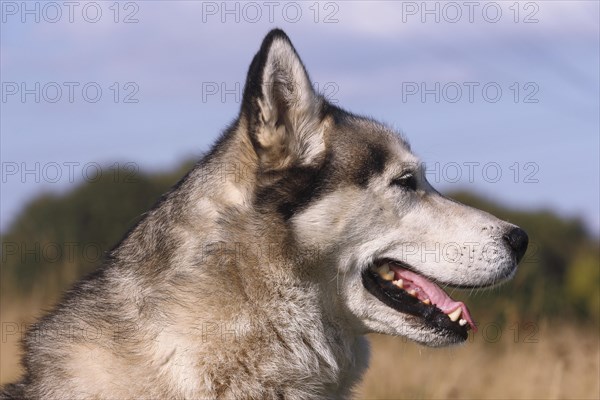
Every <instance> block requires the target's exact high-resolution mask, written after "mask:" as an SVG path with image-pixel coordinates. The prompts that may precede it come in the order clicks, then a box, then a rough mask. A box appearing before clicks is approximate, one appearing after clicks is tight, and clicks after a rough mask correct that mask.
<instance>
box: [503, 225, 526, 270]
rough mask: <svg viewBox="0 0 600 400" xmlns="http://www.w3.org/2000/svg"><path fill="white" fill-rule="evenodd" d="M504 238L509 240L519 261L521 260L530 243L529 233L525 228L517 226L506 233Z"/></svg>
mask: <svg viewBox="0 0 600 400" xmlns="http://www.w3.org/2000/svg"><path fill="white" fill-rule="evenodd" d="M504 240H506V241H507V242H508V244H509V246H510V248H511V249H513V251H514V252H515V253H516V255H517V263H518V262H519V261H521V259H522V258H523V256H524V255H525V251H527V245H528V244H529V237H528V236H527V233H525V231H524V230H523V229H521V228H516V227H515V228H513V229H511V230H510V232H508V234H506V235H504Z"/></svg>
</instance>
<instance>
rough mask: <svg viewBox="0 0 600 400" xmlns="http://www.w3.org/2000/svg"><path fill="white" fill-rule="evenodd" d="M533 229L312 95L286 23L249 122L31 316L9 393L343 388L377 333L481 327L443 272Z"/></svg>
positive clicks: (512, 245)
mask: <svg viewBox="0 0 600 400" xmlns="http://www.w3.org/2000/svg"><path fill="white" fill-rule="evenodd" d="M527 242H528V239H527V235H526V233H525V232H524V231H523V230H521V229H520V228H518V227H516V226H515V225H512V224H510V223H507V222H504V221H501V220H499V219H497V218H495V217H494V216H492V215H490V214H487V213H485V212H483V211H480V210H477V209H473V208H470V207H467V206H465V205H462V204H460V203H457V202H455V201H453V200H450V199H448V198H445V197H443V196H442V195H441V194H440V193H438V192H437V191H436V190H435V189H434V188H433V187H432V186H431V185H430V184H429V183H428V182H427V180H426V179H425V174H424V173H423V165H422V164H421V163H420V162H419V159H418V158H417V157H416V156H415V155H414V154H413V153H412V152H411V149H410V146H409V144H408V143H407V141H406V140H405V139H404V138H403V137H402V136H401V135H399V134H398V133H397V132H395V131H394V130H393V129H391V128H389V127H387V126H385V125H383V124H381V123H379V122H376V121H374V120H372V119H369V118H365V117H361V116H357V115H354V114H352V113H350V112H347V111H345V110H343V109H341V108H339V107H337V106H335V105H333V104H330V103H329V102H328V101H326V99H325V98H324V97H323V96H322V95H320V94H318V93H316V92H315V90H314V89H313V87H312V84H311V81H310V79H309V76H308V74H307V72H306V69H305V67H304V65H303V63H302V61H301V60H300V57H299V56H298V54H297V52H296V50H295V49H294V47H293V46H292V43H291V41H290V39H289V38H288V37H287V36H286V34H285V33H284V32H283V31H281V30H278V29H275V30H273V31H271V32H270V33H268V34H267V36H266V37H265V39H264V41H263V43H262V45H261V47H260V50H259V51H258V53H257V54H256V56H255V57H254V59H253V61H252V63H251V65H250V68H249V71H248V75H247V80H246V84H245V87H244V92H243V98H242V104H241V110H240V113H239V116H238V118H237V120H236V121H235V122H234V123H233V124H232V125H231V126H230V127H229V128H228V129H227V130H226V131H225V132H224V133H223V135H222V136H221V137H220V139H219V140H218V141H217V143H216V144H215V145H214V147H213V148H212V150H211V151H210V152H209V153H208V154H207V155H206V156H205V157H203V159H202V160H200V161H199V162H198V164H197V165H196V166H195V167H194V168H193V169H192V170H191V171H190V172H189V173H188V174H187V175H186V176H185V177H184V178H183V179H182V180H181V181H180V182H179V183H178V184H177V185H176V186H174V187H173V188H172V189H171V190H170V191H169V192H168V193H167V194H165V195H164V196H163V197H162V198H161V199H160V200H159V202H158V203H157V204H156V205H155V207H154V208H153V209H151V210H150V211H148V212H147V213H146V214H145V215H144V216H143V218H142V219H141V220H140V222H139V223H137V225H136V226H135V227H133V228H132V229H131V230H130V231H129V232H128V233H127V234H126V235H125V237H124V239H123V240H122V241H121V242H120V243H119V244H118V245H117V246H116V247H115V248H114V249H113V250H112V251H111V252H110V253H109V255H108V257H107V259H106V260H105V262H104V263H103V265H102V266H101V267H100V268H98V269H97V271H96V272H94V273H93V274H92V275H90V276H88V277H86V278H84V279H83V280H82V281H80V282H79V283H77V284H76V285H75V286H74V287H73V288H72V289H71V290H69V291H68V292H67V293H66V295H65V296H64V298H63V299H62V301H61V302H60V303H59V305H58V306H57V307H56V308H55V309H54V310H53V311H52V312H50V313H49V314H47V315H46V316H44V317H43V318H41V320H40V321H39V322H37V323H36V324H35V325H33V327H32V328H31V329H30V330H29V332H28V333H27V335H26V337H25V339H24V343H23V345H24V357H23V365H24V369H25V371H26V372H25V375H24V378H23V379H22V380H21V381H20V382H18V383H13V384H11V385H8V386H6V387H5V388H4V389H3V392H2V393H3V394H2V398H4V399H12V398H29V399H65V398H78V399H79V398H93V399H117V398H119V399H126V398H132V399H134V398H135V399H139V398H178V399H183V398H186V399H208V398H210V399H214V398H219V399H271V398H272V399H283V398H285V399H319V398H323V399H331V398H347V397H350V396H351V395H352V389H353V387H354V386H355V385H356V383H357V382H359V381H360V379H361V376H362V374H363V373H364V371H365V369H366V368H367V364H368V358H369V351H368V343H367V340H366V339H365V334H367V333H370V332H378V333H383V334H388V335H401V336H404V337H407V338H409V339H411V340H413V341H416V342H418V343H421V344H424V345H427V346H447V345H452V344H457V343H461V342H463V341H465V340H466V338H467V337H468V331H469V330H470V329H475V328H476V325H475V323H474V322H473V319H472V317H471V315H470V313H469V311H468V308H467V307H466V305H465V304H464V303H462V302H458V301H455V300H453V299H452V298H451V297H450V296H449V295H448V294H446V293H445V292H444V291H443V290H442V289H441V288H440V286H450V287H458V288H482V287H487V286H491V285H495V284H498V283H500V282H503V281H506V280H508V279H510V278H511V277H512V276H513V275H514V273H515V271H516V267H517V264H518V262H519V260H520V259H521V258H522V257H523V255H524V253H525V251H526V248H527ZM421 246H422V247H423V248H424V249H426V250H425V251H429V252H431V249H434V252H436V251H438V252H442V251H443V252H444V256H443V257H435V258H436V259H435V260H430V259H429V260H428V259H427V258H428V257H423V251H415V249H419V248H421Z"/></svg>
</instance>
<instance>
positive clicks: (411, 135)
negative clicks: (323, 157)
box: [0, 0, 600, 236]
mask: <svg viewBox="0 0 600 400" xmlns="http://www.w3.org/2000/svg"><path fill="white" fill-rule="evenodd" d="M0 8H1V18H2V20H1V25H0V44H1V51H0V56H1V59H0V68H1V69H0V75H1V76H0V81H1V84H2V91H1V96H2V98H1V101H0V107H1V109H0V158H1V163H0V165H1V179H2V181H1V192H0V231H6V229H8V227H9V226H10V224H11V222H12V221H14V220H15V217H16V216H17V215H18V214H19V213H20V212H21V211H22V210H23V209H24V207H25V206H26V204H27V203H28V201H30V200H31V199H33V198H35V196H37V195H39V194H40V193H44V192H56V193H65V192H67V191H69V190H71V189H73V188H75V187H76V186H77V185H79V184H81V183H82V182H93V181H94V179H96V176H97V175H98V174H114V171H115V166H116V165H121V166H124V165H126V166H127V167H128V168H129V169H130V171H131V173H132V174H136V173H139V171H162V170H167V169H170V168H175V167H176V166H178V165H179V164H180V163H181V162H182V161H184V160H189V159H190V158H199V157H201V155H202V153H203V152H206V151H207V150H208V149H209V148H210V146H211V144H212V143H213V142H214V141H215V140H216V139H217V137H218V136H219V134H220V133H221V132H222V131H223V129H224V128H225V127H226V126H227V125H228V124H229V123H230V122H231V121H232V120H233V119H235V118H236V116H237V113H238V111H239V107H240V100H241V93H242V89H243V86H244V78H245V74H246V71H247V68H248V66H249V64H250V61H251V60H252V57H253V55H254V54H255V53H256V51H257V50H258V48H259V46H260V43H261V40H262V38H263V37H264V35H265V34H266V33H267V32H268V31H269V30H270V29H272V28H274V27H280V28H282V29H284V30H285V31H286V33H287V34H288V35H289V36H290V38H291V40H292V42H293V43H294V46H295V47H296V49H297V51H298V53H299V54H300V56H301V57H302V59H303V61H304V63H305V65H306V67H307V70H308V71H309V74H310V77H311V80H312V81H313V83H314V85H315V87H316V88H317V89H318V90H319V91H320V92H322V93H323V94H324V95H325V96H326V97H327V98H328V99H329V100H330V101H331V102H334V103H335V104H337V105H339V106H342V107H343V108H345V109H348V110H350V111H352V112H354V113H358V114H363V115H367V116H370V117H374V118H376V119H378V120H381V121H383V122H385V123H386V124H388V125H390V126H392V127H394V128H395V129H397V130H398V131H399V132H401V133H402V134H403V135H404V136H405V137H406V138H408V140H409V141H410V143H411V146H412V148H413V150H414V151H415V153H416V154H417V155H419V156H420V158H421V159H422V161H423V162H424V163H425V165H426V169H427V177H428V179H429V181H430V182H431V183H432V184H433V185H434V186H436V187H437V188H438V189H439V190H442V191H451V190H458V189H468V190H472V191H475V192H477V193H479V194H481V195H483V196H485V197H487V198H489V199H491V200H494V201H497V202H499V203H501V204H504V205H507V206H510V207H513V208H517V209H524V210H537V209H542V208H543V209H551V210H553V211H555V212H557V213H559V214H560V215H563V216H566V217H577V218H581V219H582V220H583V221H584V222H585V224H586V226H587V227H588V228H589V230H590V231H591V232H592V233H594V234H595V235H596V236H600V199H599V193H600V189H599V182H600V172H599V171H600V161H599V160H600V156H599V153H600V143H599V137H600V111H599V110H600V104H599V103H600V77H599V71H600V65H599V58H600V43H599V41H600V31H599V22H598V21H599V20H600V11H599V3H598V2H596V1H523V2H516V1H512V0H511V1H496V2H478V1H473V2H463V1H459V2H438V1H429V2H422V1H417V2H413V1H382V2H375V1H368V2H367V1H343V2H342V1H337V2H336V1H323V2H316V1H307V2H279V1H272V2H267V1H265V2H263V1H258V2H235V1H233V2H227V3H225V2H221V1H217V2H212V1H208V2H196V1H177V0H174V1H173V0H171V1H131V2H127V1H124V2H115V1H96V2H83V1H81V2H80V1H75V2H62V1H58V2H38V1H27V2H21V1H2V2H0ZM122 178H123V177H117V176H115V177H114V179H122Z"/></svg>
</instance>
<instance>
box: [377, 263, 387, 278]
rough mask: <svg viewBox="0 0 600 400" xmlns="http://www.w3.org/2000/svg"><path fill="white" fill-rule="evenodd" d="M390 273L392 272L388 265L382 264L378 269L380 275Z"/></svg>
mask: <svg viewBox="0 0 600 400" xmlns="http://www.w3.org/2000/svg"><path fill="white" fill-rule="evenodd" d="M388 272H390V266H389V265H388V264H387V263H385V264H381V265H380V266H379V267H377V273H378V274H379V275H382V274H387V273H388Z"/></svg>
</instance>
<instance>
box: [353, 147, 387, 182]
mask: <svg viewBox="0 0 600 400" xmlns="http://www.w3.org/2000/svg"><path fill="white" fill-rule="evenodd" d="M366 148H367V150H366V153H367V154H365V155H364V158H363V159H362V160H361V164H360V167H359V168H358V169H357V170H356V171H355V172H354V179H353V180H354V182H355V183H356V184H358V186H360V187H365V186H367V184H368V183H369V179H371V178H372V177H373V176H374V175H377V174H381V173H382V172H383V169H384V168H385V163H386V161H387V159H388V158H389V154H388V151H387V150H386V149H385V148H384V147H382V146H380V145H377V144H375V143H367V144H366Z"/></svg>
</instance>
